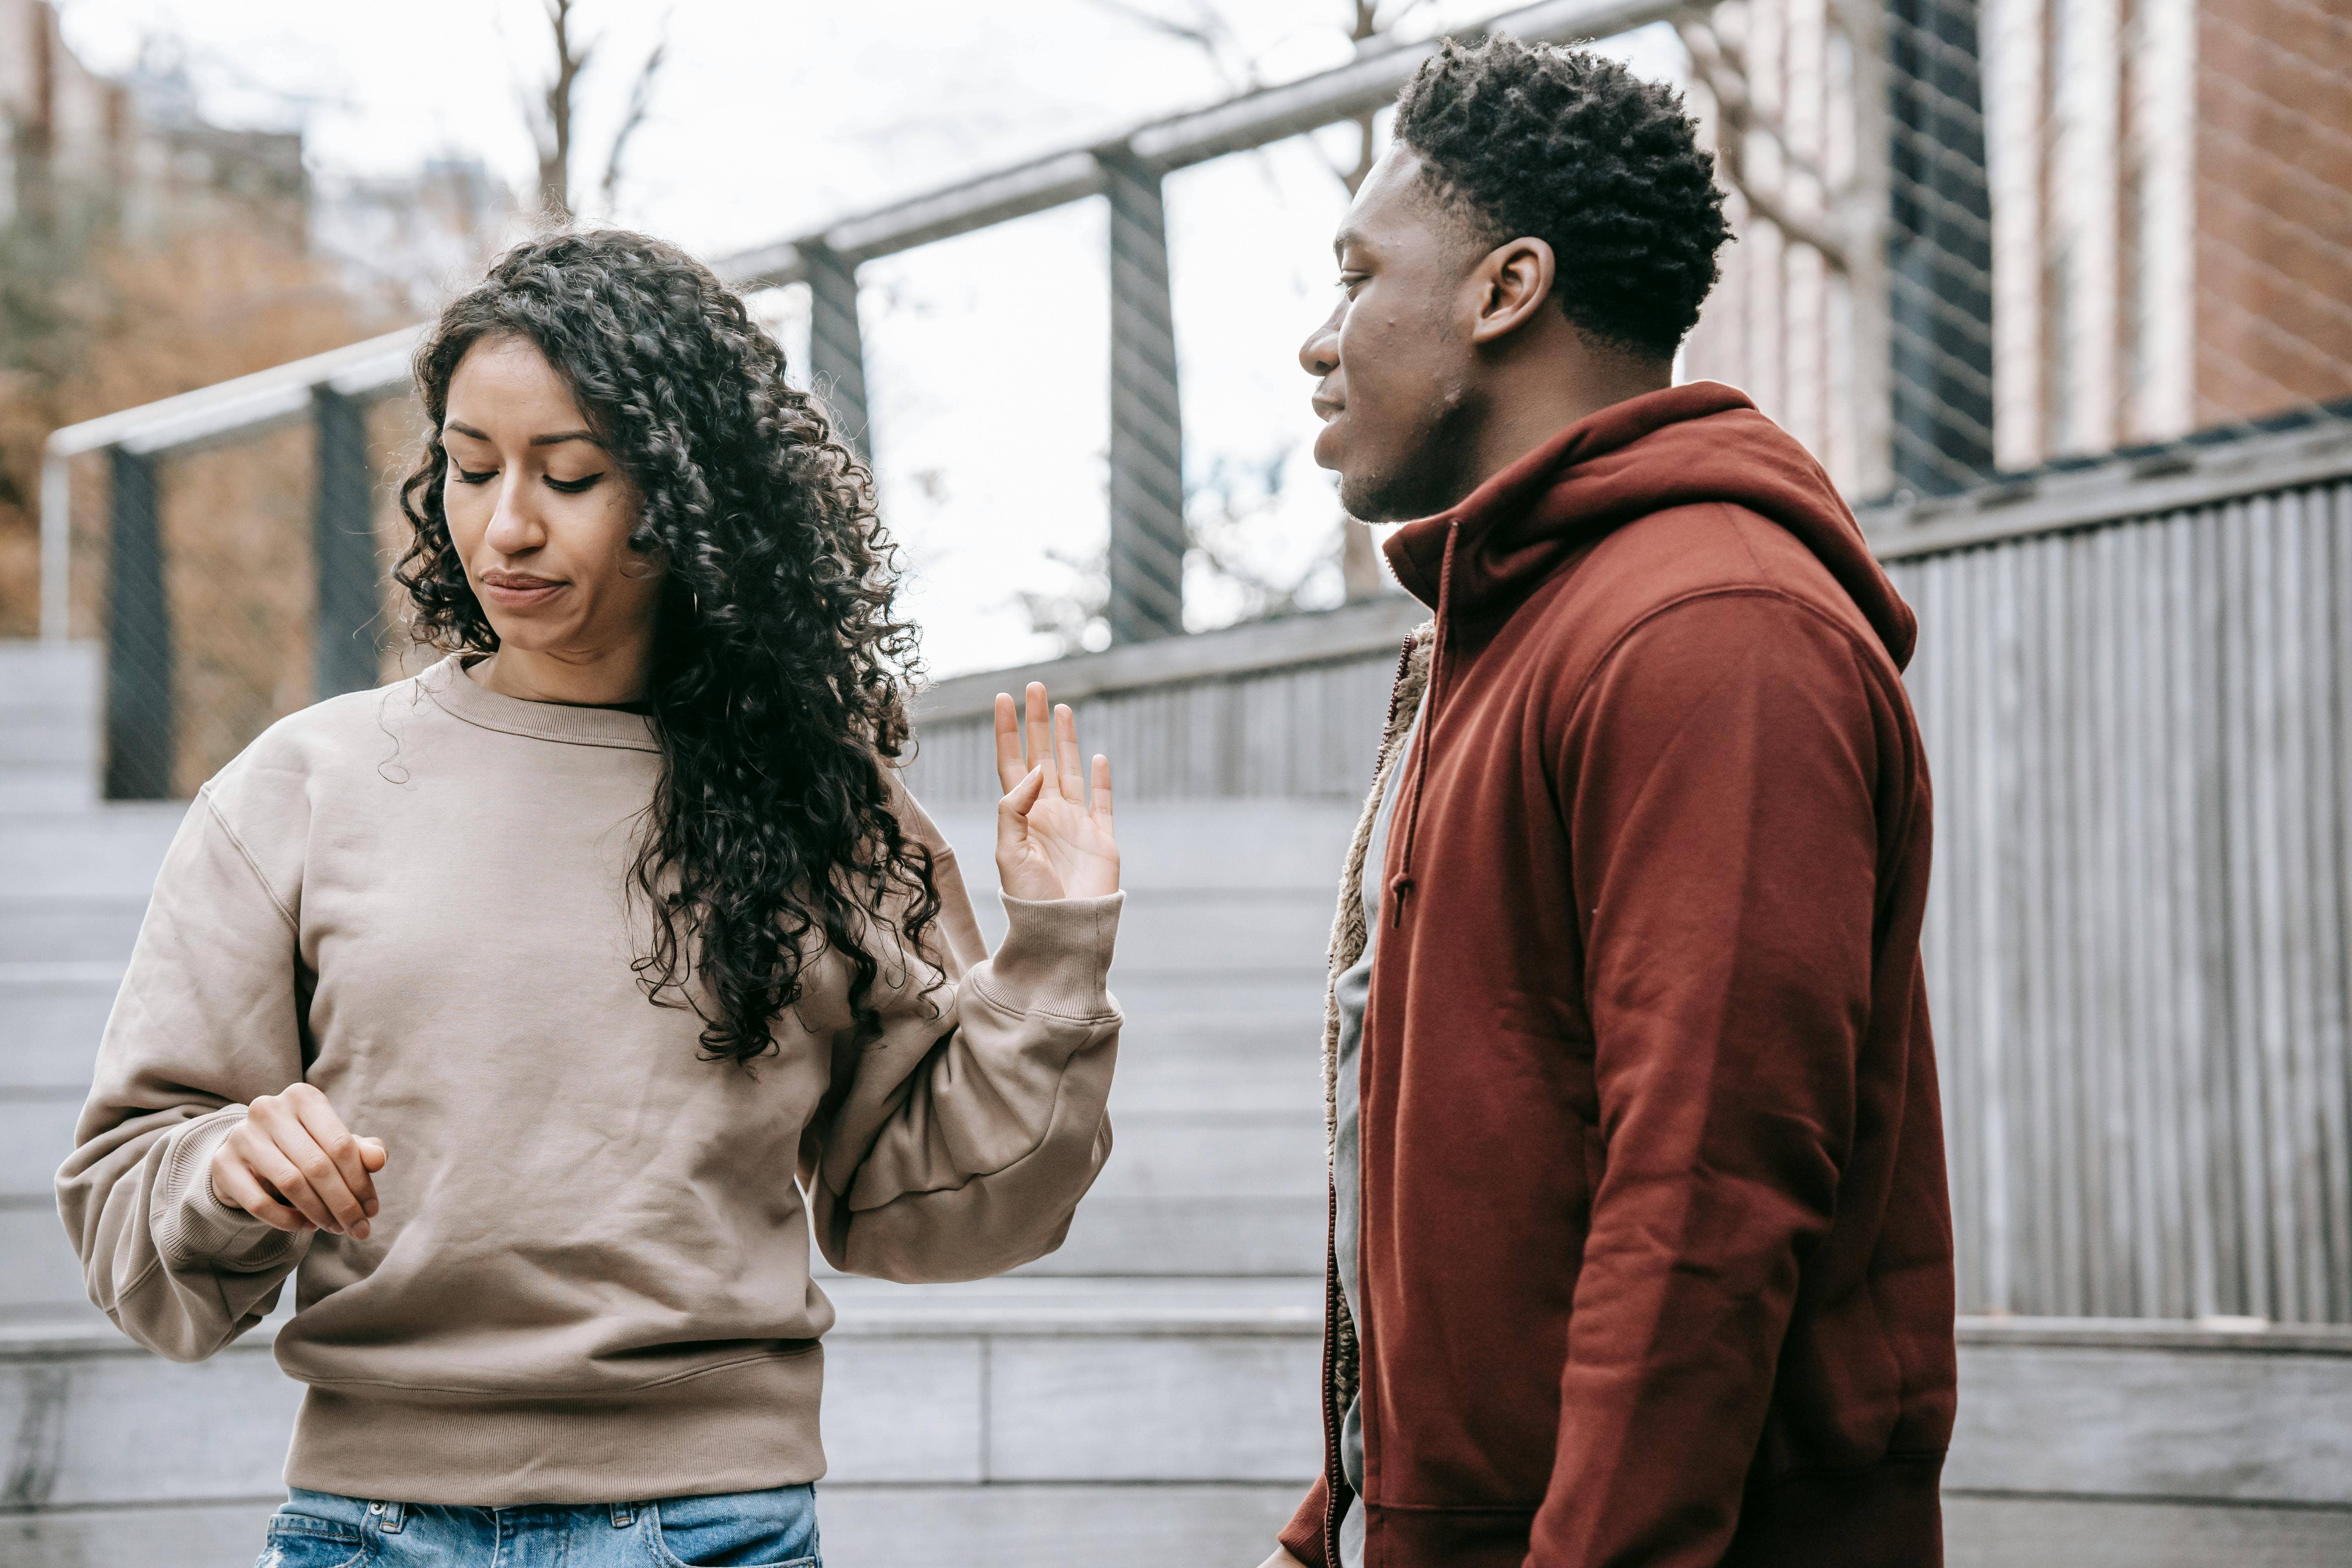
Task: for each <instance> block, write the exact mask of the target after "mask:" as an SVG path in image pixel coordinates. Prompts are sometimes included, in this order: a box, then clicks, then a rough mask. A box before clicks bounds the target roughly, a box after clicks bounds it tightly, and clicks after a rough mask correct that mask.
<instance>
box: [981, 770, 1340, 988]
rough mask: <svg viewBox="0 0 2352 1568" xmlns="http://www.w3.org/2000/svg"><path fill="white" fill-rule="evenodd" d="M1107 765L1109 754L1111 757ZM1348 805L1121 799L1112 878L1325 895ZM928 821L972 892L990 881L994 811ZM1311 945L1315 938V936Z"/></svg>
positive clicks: (1335, 871) (1160, 885) (1332, 884)
mask: <svg viewBox="0 0 2352 1568" xmlns="http://www.w3.org/2000/svg"><path fill="white" fill-rule="evenodd" d="M1113 761H1114V763H1116V761H1117V759H1116V758H1114V759H1113ZM1357 810H1358V808H1357V807H1356V806H1354V805H1347V804H1344V803H1341V804H1333V803H1329V802H1325V801H1311V800H1213V801H1187V802H1182V803H1155V804H1152V805H1134V806H1127V807H1123V808H1121V809H1120V811H1119V813H1118V847H1119V869H1120V879H1121V881H1122V882H1123V883H1124V884H1125V885H1126V887H1127V889H1128V890H1129V892H1130V893H1136V892H1149V891H1159V890H1167V889H1210V890H1213V891H1218V892H1230V891H1234V890H1237V889H1239V890H1249V891H1259V890H1269V889H1296V890H1301V891H1319V892H1321V893H1323V894H1324V895H1325V899H1326V905H1325V915H1326V917H1327V920H1328V915H1329V906H1328V899H1329V895H1330V893H1331V891H1332V889H1334V888H1336V887H1337V886H1338V883H1339V868H1340V867H1341V865H1342V864H1343V863H1344V862H1345V861H1346V859H1347V855H1348V839H1349V835H1351V834H1352V833H1353V832H1354V831H1355V827H1356V815H1357ZM935 820H936V821H937V822H938V823H939V826H940V831H941V832H942V833H944V834H945V835H946V836H947V840H948V842H949V843H950V844H952V845H954V846H955V847H956V858H957V861H958V863H959V864H960V865H961V867H962V868H963V874H964V879H965V881H966V882H967V883H968V884H969V885H971V887H972V889H974V891H975V893H977V891H978V889H979V888H980V887H981V886H982V884H983V883H986V884H991V885H992V884H993V881H994V878H995V874H996V873H995V861H994V858H993V854H994V846H995V843H996V817H995V814H994V812H993V811H987V812H978V811H969V810H955V811H943V812H940V813H939V814H938V815H937V816H936V818H935ZM1318 946H1319V944H1318Z"/></svg>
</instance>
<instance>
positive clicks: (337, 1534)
mask: <svg viewBox="0 0 2352 1568" xmlns="http://www.w3.org/2000/svg"><path fill="white" fill-rule="evenodd" d="M428 1564H430V1565H431V1568H445V1565H446V1568H477V1565H478V1568H558V1565H559V1564H560V1565H561V1568H823V1563H822V1562H821V1560H820V1559H819V1558H818V1556H817V1550H816V1489H815V1488H814V1487H807V1486H799V1487H778V1488H776V1489H774V1490H772V1491H764V1492H722V1493H720V1494H719V1495H717V1496H714V1497H677V1498H663V1499H662V1500H659V1501H657V1502H634V1503H631V1502H614V1503H553V1504H548V1505H545V1506H540V1507H523V1508H447V1507H443V1506H441V1505H439V1504H436V1503H413V1502H407V1503H404V1502H368V1501H365V1500H362V1499H360V1498H349V1497H338V1496H336V1495H335V1494H334V1493H332V1492H306V1491H300V1490H296V1491H293V1492H289V1494H288V1495H287V1499H286V1505H285V1506H284V1507H283V1508H280V1509H279V1510H278V1511H277V1512H276V1513H274V1514H272V1515H270V1517H269V1542H268V1545H267V1546H265V1547H263V1549H262V1552H261V1561H260V1563H258V1564H257V1565H256V1568H362V1565H365V1568H427V1565H428Z"/></svg>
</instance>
